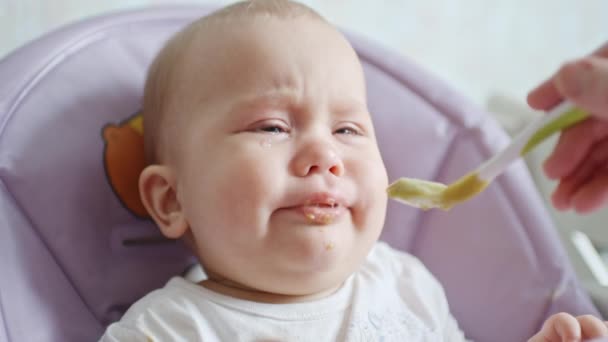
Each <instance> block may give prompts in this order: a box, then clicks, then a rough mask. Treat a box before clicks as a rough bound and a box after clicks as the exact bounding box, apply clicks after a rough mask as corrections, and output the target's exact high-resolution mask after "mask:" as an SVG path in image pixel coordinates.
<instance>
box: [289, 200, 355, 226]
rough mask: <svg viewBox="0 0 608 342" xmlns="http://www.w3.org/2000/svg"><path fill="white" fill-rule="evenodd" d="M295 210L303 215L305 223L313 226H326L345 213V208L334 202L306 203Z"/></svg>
mask: <svg viewBox="0 0 608 342" xmlns="http://www.w3.org/2000/svg"><path fill="white" fill-rule="evenodd" d="M297 210H298V211H299V212H300V213H301V214H302V215H304V217H305V218H306V221H307V222H308V223H310V224H314V225H328V224H331V223H333V222H334V221H335V220H336V219H337V218H338V217H339V216H340V215H342V214H343V213H344V211H345V207H344V206H342V205H340V204H339V203H338V202H337V201H336V200H332V199H330V200H327V201H324V202H313V201H307V202H306V203H305V204H303V205H301V206H299V207H297Z"/></svg>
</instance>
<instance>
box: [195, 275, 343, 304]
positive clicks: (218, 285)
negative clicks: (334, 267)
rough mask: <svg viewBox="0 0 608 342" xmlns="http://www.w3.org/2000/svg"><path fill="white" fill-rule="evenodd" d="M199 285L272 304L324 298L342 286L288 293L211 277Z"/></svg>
mask: <svg viewBox="0 0 608 342" xmlns="http://www.w3.org/2000/svg"><path fill="white" fill-rule="evenodd" d="M199 285H201V286H203V287H205V288H206V289H209V290H211V291H213V292H217V293H221V294H223V295H226V296H229V297H234V298H238V299H243V300H248V301H252V302H259V303H270V304H288V303H298V302H307V301H312V300H315V299H320V298H324V297H327V296H329V295H331V294H332V293H334V292H335V291H336V290H338V288H340V286H341V285H338V286H335V287H332V288H329V289H327V290H323V291H320V292H316V293H312V294H304V295H286V294H278V293H271V292H264V291H260V290H257V289H254V288H250V287H247V286H245V285H242V284H238V283H235V282H232V281H230V280H225V279H213V278H209V279H206V280H203V281H201V282H199Z"/></svg>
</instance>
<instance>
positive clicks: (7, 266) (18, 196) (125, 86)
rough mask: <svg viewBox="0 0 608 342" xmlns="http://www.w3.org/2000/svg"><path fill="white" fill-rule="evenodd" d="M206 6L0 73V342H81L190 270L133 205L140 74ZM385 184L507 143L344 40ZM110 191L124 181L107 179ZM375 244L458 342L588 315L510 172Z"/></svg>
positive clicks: (400, 212)
mask: <svg viewBox="0 0 608 342" xmlns="http://www.w3.org/2000/svg"><path fill="white" fill-rule="evenodd" d="M210 10H211V8H210V7H205V6H201V7H183V6H182V7H163V8H153V9H144V10H136V11H129V12H121V13H113V14H109V15H105V16H101V17H97V18H91V19H86V20H84V21H81V22H78V23H75V24H72V25H69V26H66V27H64V28H62V29H59V30H56V31H54V32H50V33H48V34H46V35H45V36H43V37H41V38H39V39H37V40H35V41H32V42H30V43H28V44H27V45H25V46H23V47H21V48H19V49H17V50H15V51H13V52H12V53H11V54H9V55H8V56H7V57H5V58H4V59H3V60H1V61H0V80H1V82H0V342H9V341H10V342H20V341H64V342H65V341H93V340H96V339H98V338H99V337H100V336H101V334H102V333H103V331H104V328H105V327H106V326H107V325H108V324H109V323H111V322H113V321H116V320H118V319H119V318H120V317H121V315H122V314H123V313H124V311H125V310H126V309H127V308H128V307H129V306H130V305H131V304H132V303H133V302H134V301H136V300H137V299H138V298H140V297H142V296H143V295H144V294H146V293H147V292H149V291H151V290H153V289H155V288H159V287H162V286H163V285H164V284H165V282H166V281H167V280H168V279H169V278H170V277H171V276H173V275H179V274H182V273H183V272H185V271H186V270H187V269H188V267H189V266H191V265H192V264H193V263H194V259H193V258H192V256H191V255H190V254H189V253H188V252H187V251H186V249H185V247H184V246H183V245H181V244H180V243H176V242H171V241H167V240H165V239H163V238H162V237H161V235H160V233H159V232H158V231H157V229H156V227H155V226H154V224H153V223H152V222H151V221H150V220H149V219H146V218H145V212H144V211H143V210H142V208H141V206H139V205H138V204H137V203H136V202H137V194H136V193H133V189H132V187H130V185H132V184H133V181H134V180H136V179H137V174H135V175H134V174H133V170H132V169H131V168H132V167H134V166H133V165H135V166H141V165H142V163H143V159H141V156H139V155H138V151H140V150H141V141H140V140H138V139H139V138H140V137H139V138H138V134H140V133H141V131H140V129H141V122H139V121H138V116H137V112H138V110H139V108H140V106H141V100H142V86H143V83H144V78H145V73H146V68H147V67H148V65H149V63H150V62H151V59H152V58H153V56H154V55H155V53H156V52H157V51H158V49H159V48H160V46H161V45H162V44H163V42H164V41H165V40H166V39H167V38H168V37H169V35H171V34H172V33H174V32H175V31H176V30H178V29H179V28H181V27H182V26H183V25H185V24H187V23H188V22H190V21H192V20H194V19H196V18H198V17H199V16H202V15H204V14H206V13H208V12H209V11H210ZM347 36H348V38H349V40H350V41H351V42H352V44H353V46H354V47H355V49H356V51H357V52H358V54H359V57H360V59H361V61H362V63H363V66H364V69H365V75H366V78H367V86H368V94H369V109H370V111H371V113H372V115H373V120H374V123H375V129H376V134H377V137H378V140H379V145H380V148H381V152H382V155H383V158H384V161H385V163H386V167H387V169H388V174H389V179H390V180H391V181H392V180H395V179H397V178H399V177H402V176H407V177H416V178H425V179H432V180H436V181H442V182H450V181H452V180H455V179H456V178H458V177H460V176H461V175H463V174H464V173H466V172H467V171H469V170H470V169H473V168H474V167H475V166H477V165H478V164H479V163H480V162H481V161H483V160H485V159H486V158H488V157H489V156H490V155H492V154H493V153H495V152H497V151H498V150H499V149H500V148H501V147H502V146H504V145H505V144H506V143H507V142H508V137H507V135H506V134H505V133H504V132H503V131H502V130H501V129H500V128H499V126H498V124H497V123H496V122H495V121H494V120H493V119H492V118H491V117H490V116H489V115H488V114H487V113H485V112H484V111H483V110H480V109H479V108H478V107H476V106H474V105H472V104H471V103H469V102H467V101H466V100H465V99H464V98H463V96H461V95H460V94H459V93H458V92H455V91H453V90H451V89H449V88H448V87H447V86H446V85H445V84H444V83H443V82H442V81H441V80H439V79H437V78H435V77H433V76H431V75H429V74H428V73H427V72H425V71H424V70H422V69H421V68H420V67H419V66H417V65H415V64H414V63H412V62H411V61H409V60H407V59H404V58H403V57H402V56H400V55H398V54H397V53H395V52H392V51H388V50H386V49H384V48H382V47H380V46H378V45H376V44H375V43H373V42H371V41H368V40H366V39H363V38H361V37H359V36H356V35H353V34H348V35H347ZM121 177H123V178H121ZM382 239H383V240H386V241H388V242H389V243H390V244H391V245H392V246H394V247H396V248H400V249H402V250H405V251H408V252H410V253H412V254H414V255H416V256H417V257H418V258H420V259H421V260H422V262H424V264H425V265H426V266H427V267H428V268H429V269H430V270H431V272H432V273H433V274H434V275H435V276H436V277H437V278H438V279H439V281H440V282H441V283H442V284H443V286H444V287H445V291H446V294H447V296H448V299H449V303H450V306H451V310H452V312H453V314H454V316H455V317H456V318H457V320H458V321H459V324H460V326H461V328H462V329H463V330H464V331H465V333H466V334H467V337H468V338H471V339H474V340H476V341H492V342H500V341H505V342H513V341H524V340H526V339H527V338H528V337H530V336H532V335H533V334H534V333H535V332H536V331H538V329H539V328H540V326H541V324H542V323H543V321H544V320H545V319H546V318H547V317H548V316H549V315H551V314H553V313H556V312H559V311H566V312H569V313H572V314H575V315H578V314H586V313H591V314H597V311H596V308H595V307H594V305H593V304H592V302H591V301H590V299H589V297H588V295H587V293H586V292H585V291H584V290H583V288H582V287H581V285H580V284H579V281H578V280H577V278H576V276H575V274H574V272H573V269H572V267H571V265H570V262H569V260H568V257H567V255H566V253H565V251H564V249H563V247H562V245H561V243H560V240H559V237H558V235H557V234H556V232H555V229H554V227H553V224H552V222H551V220H550V218H549V216H548V213H547V211H546V209H545V207H544V204H543V202H542V201H541V198H540V196H539V194H538V192H537V190H536V187H535V185H534V183H533V182H532V180H531V178H530V176H529V174H528V171H527V169H526V167H525V166H524V164H523V163H522V162H518V163H517V164H516V165H513V166H512V167H511V168H510V169H509V170H508V172H506V174H504V175H502V176H501V177H499V178H498V179H497V180H496V181H495V182H494V183H493V184H492V185H491V186H490V187H489V188H488V189H487V190H486V191H485V192H484V193H482V194H481V195H479V197H477V198H475V199H473V200H471V201H469V202H467V203H464V204H462V205H460V206H457V207H455V208H454V209H452V210H451V211H449V212H443V211H437V210H432V211H427V212H424V211H420V210H415V209H412V208H409V207H406V206H404V205H402V204H399V203H396V202H394V201H390V203H389V208H388V214H387V220H386V225H385V228H384V232H383V234H382Z"/></svg>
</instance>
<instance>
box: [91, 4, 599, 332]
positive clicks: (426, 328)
mask: <svg viewBox="0 0 608 342" xmlns="http://www.w3.org/2000/svg"><path fill="white" fill-rule="evenodd" d="M143 115H144V135H145V148H146V157H147V160H148V161H149V163H150V164H149V166H148V167H146V169H145V170H144V171H143V172H142V174H141V176H140V181H139V188H140V193H141V196H142V200H143V203H144V205H145V207H146V210H147V211H148V212H149V214H150V216H151V217H152V218H153V219H154V221H155V222H156V223H157V225H158V227H159V228H160V230H161V231H162V233H163V234H164V235H165V236H167V237H168V238H172V239H178V238H182V239H184V240H185V241H186V243H187V244H188V245H189V246H190V247H191V248H192V250H193V251H194V252H195V254H196V255H197V256H198V259H199V260H200V263H201V265H202V266H203V269H204V270H205V274H206V277H207V278H206V279H205V280H203V281H201V282H199V283H193V282H191V281H188V280H186V279H184V278H181V277H176V278H173V279H171V280H170V281H169V282H168V284H167V285H166V286H165V287H164V288H163V289H159V290H156V291H154V292H152V293H150V294H149V295H147V296H145V297H144V298H143V299H141V300H140V301H138V302H137V303H135V304H134V305H133V306H132V307H131V308H130V309H129V310H128V312H127V313H126V314H125V315H124V317H123V318H122V320H121V321H120V322H117V323H114V324H112V325H111V326H110V327H109V328H108V329H107V331H106V333H105V335H104V336H103V337H102V340H103V341H201V340H202V341H377V340H383V341H463V340H464V339H465V337H464V334H463V332H462V331H461V330H460V329H459V328H458V324H457V323H456V320H455V319H454V318H453V317H452V315H451V314H450V311H449V307H448V303H447V301H446V297H445V295H444V292H443V289H442V288H441V286H440V285H439V283H438V282H437V281H436V280H435V279H434V278H433V276H432V275H431V274H430V273H429V272H428V271H427V270H426V269H425V268H424V267H423V266H422V265H421V264H420V262H419V261H417V260H416V259H415V258H414V257H412V256H409V255H407V254H404V253H402V252H398V251H396V250H393V249H391V248H390V247H388V246H387V245H386V244H384V243H381V242H378V237H379V235H380V231H381V229H382V226H383V223H384V216H385V210H386V203H387V195H386V191H385V189H386V187H387V185H388V180H387V174H386V170H385V167H384V164H383V162H382V158H381V156H380V153H379V150H378V146H377V144H376V138H375V136H374V128H373V125H372V121H371V118H370V115H369V113H368V110H367V104H366V89H365V81H364V76H363V72H362V68H361V65H360V63H359V60H358V58H357V56H356V54H355V52H354V51H353V49H352V47H351V46H350V45H349V43H348V42H347V41H346V39H345V38H344V37H343V36H342V35H341V34H340V33H339V32H338V31H337V30H336V29H335V28H334V27H332V26H331V25H330V24H329V23H327V22H326V21H325V20H324V19H323V18H321V17H320V16H319V15H318V14H317V13H315V12H314V11H312V10H311V9H309V8H307V7H305V6H303V5H301V4H297V3H294V2H291V1H288V0H276V1H273V0H266V1H264V0H258V1H250V2H240V3H236V4H234V5H231V6H229V7H226V8H224V9H222V10H219V11H217V12H215V13H213V14H211V15H209V16H207V17H204V18H201V19H199V20H198V21H196V22H194V23H193V24H191V25H189V26H188V27H186V28H185V29H184V30H182V31H181V32H179V33H178V34H177V35H176V36H174V37H173V38H172V39H171V40H170V41H169V42H168V43H167V45H166V46H165V47H164V48H163V49H162V51H161V52H160V54H159V55H158V56H157V58H156V59H155V61H154V63H153V64H152V66H151V68H150V71H149V75H148V79H147V82H146V87H145V95H144V108H143ZM581 328H582V329H583V331H582V332H581ZM607 331H608V330H607V329H606V327H605V326H604V325H603V323H602V322H601V321H599V320H597V319H595V318H591V317H580V318H579V319H577V318H574V317H571V316H569V315H566V314H562V315H558V316H554V317H552V318H551V319H550V320H549V321H548V322H547V324H546V325H545V328H544V329H543V331H541V332H540V333H539V334H538V335H537V336H536V337H534V338H536V339H538V340H542V341H547V340H555V341H560V340H561V338H562V337H564V338H565V337H570V335H568V336H567V334H572V336H575V335H576V336H578V337H580V336H581V334H584V335H585V336H587V337H591V336H600V335H604V334H606V332H607ZM577 334H578V335H577Z"/></svg>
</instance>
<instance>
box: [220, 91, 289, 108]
mask: <svg viewBox="0 0 608 342" xmlns="http://www.w3.org/2000/svg"><path fill="white" fill-rule="evenodd" d="M295 103H296V96H295V93H294V92H293V91H288V90H285V91H272V92H268V93H264V94H257V95H254V96H250V97H246V98H244V99H242V100H240V101H237V102H236V103H235V104H234V105H233V106H232V109H231V110H230V112H231V113H239V112H244V111H256V110H265V109H270V108H272V109H284V108H289V107H292V106H294V105H295Z"/></svg>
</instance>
